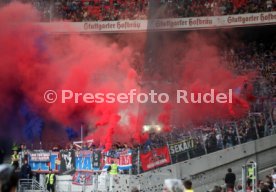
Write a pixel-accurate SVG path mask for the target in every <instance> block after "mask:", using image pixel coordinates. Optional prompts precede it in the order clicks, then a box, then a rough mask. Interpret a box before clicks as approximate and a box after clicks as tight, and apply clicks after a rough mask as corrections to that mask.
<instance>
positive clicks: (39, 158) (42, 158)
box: [29, 152, 50, 162]
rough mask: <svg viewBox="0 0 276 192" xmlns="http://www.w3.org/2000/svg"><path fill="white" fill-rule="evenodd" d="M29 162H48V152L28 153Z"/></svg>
mask: <svg viewBox="0 0 276 192" xmlns="http://www.w3.org/2000/svg"><path fill="white" fill-rule="evenodd" d="M29 154H30V161H33V162H46V161H50V152H30V153H29Z"/></svg>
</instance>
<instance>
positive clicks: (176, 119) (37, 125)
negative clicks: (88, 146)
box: [0, 3, 254, 148]
mask: <svg viewBox="0 0 276 192" xmlns="http://www.w3.org/2000/svg"><path fill="white" fill-rule="evenodd" d="M37 18H39V17H38V13H37V12H36V11H35V10H34V9H33V8H32V7H31V6H30V5H26V4H20V3H13V4H9V5H7V6H5V7H2V8H1V10H0V50H1V51H0V58H1V62H0V72H1V75H0V88H1V93H0V99H1V104H0V105H1V107H0V114H1V118H0V125H1V127H0V134H1V136H2V137H4V136H5V137H7V136H8V137H11V136H12V137H13V139H17V140H18V141H22V140H25V141H26V140H29V141H33V140H35V139H38V140H41V139H42V140H47V141H55V140H57V138H59V140H62V139H65V140H66V139H68V138H66V132H67V133H70V134H71V135H74V133H73V132H74V131H75V132H79V128H80V124H84V125H85V127H86V129H87V139H91V138H92V139H94V140H95V142H96V143H99V144H103V145H105V146H106V148H110V147H111V145H112V143H113V142H114V141H120V142H130V141H136V142H142V141H143V139H145V137H146V136H145V135H143V134H142V126H143V125H144V124H149V123H155V124H161V125H162V126H163V130H165V131H167V130H169V129H170V126H171V125H172V124H176V125H180V124H182V125H185V123H188V122H196V123H201V122H204V121H206V120H210V119H211V120H216V119H235V118H240V117H242V116H244V115H246V114H247V112H248V110H249V96H248V95H250V94H251V91H252V90H250V88H248V89H247V90H246V94H243V93H245V91H243V90H242V89H243V85H244V83H245V82H247V81H248V80H250V78H251V77H252V76H253V75H254V74H250V75H249V74H247V75H243V76H238V75H236V74H234V72H232V71H231V70H229V69H228V67H227V66H226V63H223V62H222V61H221V58H220V51H221V49H222V48H223V46H224V45H225V46H226V45H227V44H226V43H225V42H222V41H226V38H225V37H222V36H220V35H217V36H211V35H210V34H211V33H209V34H204V33H202V32H187V33H184V34H183V33H175V32H174V33H170V32H160V33H159V32H156V33H149V34H147V33H140V34H135V35H130V34H121V35H120V34H117V35H99V34H97V35H77V34H74V35H69V34H66V35H53V34H51V33H50V32H49V31H48V30H47V29H45V28H41V27H39V26H38V25H36V24H35V23H36V22H39V21H38V20H37ZM214 34H215V33H214ZM176 36H177V37H176ZM232 41H233V40H232ZM249 87H250V86H249ZM48 89H51V90H55V91H57V92H58V93H59V92H61V90H64V89H68V90H72V91H73V92H81V93H85V92H89V93H108V92H112V93H128V92H129V91H130V90H131V89H136V91H137V93H139V92H145V93H147V92H149V91H150V90H151V89H154V90H156V92H159V93H161V92H165V93H168V94H169V95H170V98H175V96H174V95H175V91H176V90H178V89H185V90H187V91H193V92H195V93H205V92H209V91H210V89H214V90H215V92H216V93H219V92H227V90H228V89H233V90H234V96H233V104H185V103H182V104H176V103H175V100H174V99H171V100H170V101H169V102H168V103H166V104H151V103H148V104H138V103H133V104H132V103H126V104H120V103H117V102H116V103H112V104H110V103H92V104H87V103H85V102H82V101H80V102H79V103H75V102H73V101H70V102H66V103H65V104H64V103H62V102H61V100H60V98H58V100H57V101H56V102H55V103H52V104H49V103H46V102H45V101H44V98H43V95H44V92H45V91H46V90H48ZM236 90H239V91H236ZM251 99H252V98H251ZM68 127H69V128H70V129H69V128H68ZM71 128H72V130H74V131H72V130H71Z"/></svg>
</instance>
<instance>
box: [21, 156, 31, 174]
mask: <svg viewBox="0 0 276 192" xmlns="http://www.w3.org/2000/svg"><path fill="white" fill-rule="evenodd" d="M20 178H22V179H30V178H32V168H31V166H30V165H29V163H28V160H27V159H25V160H24V165H22V167H21V170H20Z"/></svg>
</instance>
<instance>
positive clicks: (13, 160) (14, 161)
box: [11, 151, 19, 170]
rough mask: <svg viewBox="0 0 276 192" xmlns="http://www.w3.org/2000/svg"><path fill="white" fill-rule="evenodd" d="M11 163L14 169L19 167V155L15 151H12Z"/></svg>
mask: <svg viewBox="0 0 276 192" xmlns="http://www.w3.org/2000/svg"><path fill="white" fill-rule="evenodd" d="M11 164H12V166H14V169H15V170H16V169H17V168H18V167H19V155H18V152H17V151H13V154H12V156H11Z"/></svg>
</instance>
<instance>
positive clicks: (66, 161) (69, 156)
mask: <svg viewBox="0 0 276 192" xmlns="http://www.w3.org/2000/svg"><path fill="white" fill-rule="evenodd" d="M60 158H61V160H60V161H61V162H60V171H61V172H66V171H70V170H73V169H74V168H75V151H74V150H69V151H61V152H60Z"/></svg>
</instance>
